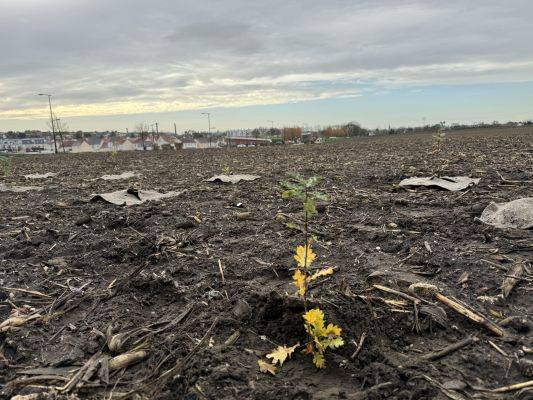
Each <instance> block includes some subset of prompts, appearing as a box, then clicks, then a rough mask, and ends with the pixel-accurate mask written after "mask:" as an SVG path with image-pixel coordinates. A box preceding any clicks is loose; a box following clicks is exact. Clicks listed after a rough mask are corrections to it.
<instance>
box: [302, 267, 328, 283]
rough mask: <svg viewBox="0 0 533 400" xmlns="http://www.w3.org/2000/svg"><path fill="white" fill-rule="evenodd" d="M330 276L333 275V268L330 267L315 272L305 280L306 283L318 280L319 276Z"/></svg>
mask: <svg viewBox="0 0 533 400" xmlns="http://www.w3.org/2000/svg"><path fill="white" fill-rule="evenodd" d="M332 274H333V268H331V267H328V268H324V269H321V270H320V271H318V272H315V273H314V274H313V275H311V276H310V277H309V278H307V281H308V282H313V281H314V280H316V279H318V278H320V277H321V276H327V275H332Z"/></svg>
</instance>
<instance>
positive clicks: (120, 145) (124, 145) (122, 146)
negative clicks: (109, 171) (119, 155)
mask: <svg viewBox="0 0 533 400" xmlns="http://www.w3.org/2000/svg"><path fill="white" fill-rule="evenodd" d="M115 147H116V149H117V150H118V151H131V150H135V149H136V148H137V146H136V144H135V143H133V142H132V141H131V140H130V139H129V138H126V139H125V138H118V139H117V140H116V141H115Z"/></svg>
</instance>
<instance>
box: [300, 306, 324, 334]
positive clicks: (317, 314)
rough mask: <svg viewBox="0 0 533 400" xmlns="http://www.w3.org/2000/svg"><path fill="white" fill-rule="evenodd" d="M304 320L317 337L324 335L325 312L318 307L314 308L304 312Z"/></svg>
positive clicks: (311, 332) (309, 330)
mask: <svg viewBox="0 0 533 400" xmlns="http://www.w3.org/2000/svg"><path fill="white" fill-rule="evenodd" d="M304 320H305V321H306V322H307V325H308V328H307V330H308V332H309V334H310V335H312V336H315V337H320V336H323V334H324V313H323V312H322V311H320V310H319V309H318V308H313V309H312V310H309V311H307V312H306V313H305V314H304Z"/></svg>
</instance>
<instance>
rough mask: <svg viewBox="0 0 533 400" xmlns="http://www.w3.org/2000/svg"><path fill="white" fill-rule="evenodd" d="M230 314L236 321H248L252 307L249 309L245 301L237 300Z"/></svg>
mask: <svg viewBox="0 0 533 400" xmlns="http://www.w3.org/2000/svg"><path fill="white" fill-rule="evenodd" d="M232 312H233V315H235V317H236V318H237V319H240V320H244V319H248V318H249V317H250V315H251V314H252V307H250V305H249V304H248V303H247V302H246V300H243V299H239V300H237V304H235V307H233V310H232Z"/></svg>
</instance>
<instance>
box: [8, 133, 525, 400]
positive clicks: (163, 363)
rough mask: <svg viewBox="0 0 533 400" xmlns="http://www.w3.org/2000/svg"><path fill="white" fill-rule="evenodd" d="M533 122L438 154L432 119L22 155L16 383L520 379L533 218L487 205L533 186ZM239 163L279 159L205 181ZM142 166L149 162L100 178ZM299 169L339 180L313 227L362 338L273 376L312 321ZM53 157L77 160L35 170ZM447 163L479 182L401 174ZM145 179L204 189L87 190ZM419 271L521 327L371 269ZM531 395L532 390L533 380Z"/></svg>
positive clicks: (424, 391)
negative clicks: (395, 129)
mask: <svg viewBox="0 0 533 400" xmlns="http://www.w3.org/2000/svg"><path fill="white" fill-rule="evenodd" d="M532 139H533V132H532V131H531V130H527V129H516V130H503V131H497V130H494V131H489V130H483V131H474V132H454V133H451V134H449V135H448V137H447V139H446V142H445V143H444V145H443V151H442V152H441V154H439V155H431V154H430V152H431V147H432V142H433V139H432V138H431V137H430V136H429V135H405V136H397V137H386V138H384V137H379V138H361V139H355V140H348V141H342V142H337V143H328V144H323V145H300V146H279V147H265V148H246V149H219V150H205V151H180V152H164V151H161V152H128V153H119V154H118V155H117V156H115V157H113V156H112V155H111V154H79V155H73V154H70V155H62V154H60V155H57V156H53V155H50V156H24V157H15V158H12V171H11V172H12V174H11V176H10V177H8V178H4V179H2V180H1V181H2V182H3V183H6V184H8V185H26V186H27V185H39V186H43V188H44V189H43V190H42V191H29V192H25V193H11V192H2V193H0V323H1V322H2V321H5V320H6V319H7V318H9V317H10V316H13V315H19V316H22V317H23V318H27V317H28V316H32V315H33V316H34V319H31V320H29V321H27V322H26V323H24V324H22V325H20V326H18V327H13V328H11V329H8V330H7V331H5V332H1V333H0V390H1V392H0V396H1V398H11V396H14V395H24V394H31V393H40V397H31V398H43V399H50V398H58V399H59V398H61V399H63V398H64V399H67V398H70V399H72V398H80V399H103V398H157V399H177V398H179V399H188V400H193V399H265V400H266V399H405V400H407V399H444V398H452V399H467V398H495V399H502V398H512V397H513V396H515V395H516V394H517V392H518V390H511V391H508V392H504V393H493V392H490V391H488V390H489V389H495V388H499V387H503V386H506V385H512V384H516V383H521V382H525V381H528V380H531V379H532V378H531V373H532V368H531V364H529V368H528V364H527V363H528V361H529V362H531V348H532V345H533V344H532V335H531V329H532V322H531V316H532V302H531V298H532V297H531V290H532V286H531V282H532V279H531V272H532V269H531V261H532V259H533V257H532V249H533V240H532V239H533V234H532V232H531V231H527V230H503V229H495V228H492V227H490V226H487V225H483V224H481V223H480V222H478V221H476V217H479V215H480V214H481V212H482V210H483V209H484V207H485V206H486V205H487V204H488V203H489V202H490V201H496V202H505V201H510V200H514V199H518V198H522V197H531V196H532V187H533V186H532V184H531V182H532V181H533V168H532V165H533V162H532V161H533V140H532ZM225 167H228V168H229V169H230V170H231V171H232V172H234V173H247V174H257V175H260V176H261V178H260V179H259V180H256V181H254V182H241V183H239V184H236V185H224V184H213V183H208V182H204V179H207V178H209V177H211V176H212V175H214V174H219V173H221V172H222V170H223V169H224V168H225ZM125 171H134V172H137V173H139V174H140V177H138V178H134V179H130V180H125V181H124V180H123V181H103V180H95V178H98V177H99V176H101V175H104V174H113V173H116V174H119V173H122V172H125ZM291 171H297V172H300V173H301V174H303V175H306V176H311V175H319V176H321V177H323V178H324V179H323V181H322V182H321V184H320V190H321V191H323V192H325V193H327V194H328V195H329V196H330V201H329V202H328V203H327V204H324V205H322V207H321V208H320V213H319V215H318V216H317V217H315V218H314V219H313V221H312V223H311V227H312V229H313V231H314V234H315V237H316V239H315V244H314V248H315V251H316V253H317V254H318V259H317V263H316V265H317V266H332V267H335V269H336V271H335V273H334V275H333V276H331V277H330V278H329V279H326V280H324V281H320V282H319V283H318V285H316V287H314V288H313V289H312V291H311V293H312V300H311V301H312V304H315V305H318V306H319V307H320V308H321V309H323V310H324V311H325V313H326V319H327V320H328V321H331V322H334V323H335V324H337V325H339V326H340V327H342V329H343V332H342V336H343V337H344V339H345V342H346V344H345V345H344V346H343V347H341V348H340V349H338V350H336V351H331V352H329V353H328V354H327V356H326V362H327V368H326V369H323V370H317V369H316V368H315V367H314V366H313V364H312V362H311V358H310V356H308V355H305V354H301V353H300V352H298V353H297V354H295V355H294V356H293V357H292V359H291V360H288V361H287V362H286V363H285V364H284V365H283V367H282V368H280V369H279V371H278V373H277V375H275V376H271V375H267V374H263V373H261V372H260V371H259V368H258V364H257V360H258V359H259V357H260V356H263V357H264V355H265V354H266V353H268V352H270V351H271V350H272V349H273V348H274V347H275V344H287V345H293V344H295V343H296V342H300V343H303V342H305V340H306V336H305V331H304V329H303V325H302V319H301V313H302V310H303V308H302V304H301V302H300V301H298V300H297V299H296V298H295V296H294V292H295V289H294V286H293V285H292V283H291V271H290V268H293V267H294V260H293V258H292V256H293V253H294V250H295V248H296V246H297V245H299V244H302V240H303V239H302V234H301V232H299V231H298V230H297V229H294V223H295V221H296V222H297V220H298V219H301V211H300V208H301V207H300V206H299V205H298V204H295V203H291V202H287V201H285V200H282V199H281V188H280V184H279V182H280V181H281V180H284V179H286V174H287V173H288V172H291ZM45 172H57V173H59V175H57V176H55V177H51V178H47V179H45V180H42V181H33V180H32V181H31V182H28V181H27V180H25V179H24V178H23V177H22V175H24V174H29V173H45ZM434 174H439V175H443V176H444V175H448V176H455V175H467V176H472V177H479V178H481V182H480V184H479V185H478V186H476V187H472V188H470V189H468V190H467V191H463V192H446V191H439V190H433V189H419V190H412V191H407V190H403V189H400V188H399V187H398V183H399V182H400V180H401V179H403V178H406V177H409V176H431V175H434ZM128 187H137V188H142V189H147V190H148V189H149V190H156V191H160V192H168V191H173V190H175V191H183V190H186V192H184V193H183V194H181V195H180V196H178V197H174V198H167V199H163V200H161V201H154V202H147V203H143V204H140V205H136V206H132V207H122V206H114V205H111V204H107V203H104V202H88V199H89V198H90V197H91V194H94V193H102V192H110V191H115V190H120V189H126V188H128ZM245 212H246V213H249V214H243V213H245ZM280 213H281V214H280ZM219 263H220V265H221V266H222V270H223V276H222V274H221V271H220V265H219ZM520 263H521V264H523V265H524V273H523V275H522V277H521V279H519V280H518V282H517V284H516V286H515V287H514V288H513V290H512V291H511V293H510V295H509V296H508V297H507V298H505V299H503V298H501V296H499V294H500V293H501V285H502V282H503V280H504V279H505V278H506V275H508V274H509V272H508V270H509V269H510V268H513V266H515V265H516V264H520ZM414 282H428V283H431V284H434V285H436V286H437V287H438V288H439V291H440V293H442V294H443V295H445V296H447V297H451V298H454V299H456V300H457V301H458V302H461V303H462V304H464V305H467V306H468V307H469V308H470V309H472V310H473V311H475V312H476V313H478V314H482V315H484V316H485V317H486V318H488V319H489V320H490V321H492V322H494V323H499V322H501V321H504V324H503V325H505V327H504V329H505V331H506V335H505V336H504V337H497V336H494V335H492V334H491V333H490V332H489V331H488V330H487V329H485V328H484V327H482V326H480V325H478V324H474V323H472V322H470V321H469V320H468V319H467V318H465V317H463V316H461V315H459V314H458V313H456V312H455V311H453V310H452V309H450V308H449V307H447V306H445V305H443V304H441V303H439V302H436V301H433V300H432V299H429V300H430V301H428V302H427V303H421V304H419V305H418V306H417V307H416V309H415V308H414V306H413V302H412V301H410V300H409V299H406V298H402V297H400V296H398V295H396V294H392V293H386V292H384V291H381V290H378V289H376V288H375V287H374V286H373V285H376V284H377V285H382V286H385V287H387V288H390V289H394V290H396V291H400V292H403V293H406V294H408V287H409V285H411V284H412V283H414ZM177 317H179V318H177ZM508 317H517V318H514V319H512V318H511V319H508ZM215 320H216V324H215V325H214V326H213V328H212V330H211V331H209V332H208V329H209V328H210V327H211V326H212V324H213V323H214V322H215ZM124 332H129V333H131V335H130V336H129V337H126V338H125V342H124V344H123V345H122V346H118V347H115V351H114V352H112V351H111V350H110V348H109V347H110V345H109V343H108V344H106V339H105V336H106V335H109V334H113V333H115V334H116V333H124ZM206 332H207V333H208V335H207V336H206V337H205V340H204V341H202V342H200V340H201V339H202V338H203V337H204V335H205V334H206ZM363 334H365V335H366V340H365V341H364V343H363V345H362V348H361V349H360V351H359V353H358V354H357V355H356V357H355V358H354V359H352V358H351V355H352V354H353V353H354V352H355V351H356V348H357V346H356V343H357V342H359V340H360V338H361V335H363ZM232 335H233V336H232ZM468 337H473V338H474V340H473V341H472V343H470V344H469V345H467V346H466V347H463V348H460V349H459V350H457V351H455V352H452V353H450V354H447V355H445V356H443V357H441V358H438V359H434V360H428V359H427V357H426V358H425V357H424V355H427V354H428V353H431V352H434V351H438V350H441V349H443V348H445V347H446V346H448V345H450V344H453V343H456V342H459V341H461V340H464V339H466V338H468ZM228 338H230V339H231V340H228ZM235 339H236V340H235ZM115 344H116V343H115ZM111 347H113V346H111ZM139 348H142V349H144V350H146V354H147V357H145V358H144V359H142V360H140V361H139V362H137V363H134V364H132V365H129V366H127V367H126V368H121V369H118V370H112V369H111V368H108V369H109V371H108V372H106V366H107V367H109V365H111V364H110V363H108V362H107V361H105V360H109V358H110V357H114V356H116V355H117V354H121V353H124V352H127V351H132V350H135V349H137V350H138V349H139ZM91 358H92V359H93V360H94V359H96V360H99V363H98V365H96V366H95V367H94V371H93V372H94V373H87V374H86V376H85V377H83V376H81V377H79V378H80V379H79V381H77V384H76V385H74V386H73V387H70V388H69V389H70V390H63V391H61V390H59V389H58V388H61V387H62V386H64V385H66V384H67V383H68V382H69V381H70V382H71V383H72V382H74V383H76V381H72V378H73V377H74V376H75V374H76V371H77V370H78V369H79V368H80V367H82V366H84V365H85V367H86V368H85V370H87V369H89V370H90V368H87V367H88V366H89V364H90V362H89V364H87V362H88V361H89V360H91ZM176 365H178V367H177V368H176V369H175V370H174V372H176V373H171V374H168V373H167V374H166V371H169V370H171V369H172V368H173V367H175V366H176ZM82 372H83V370H82ZM520 396H522V397H520V398H523V399H524V398H532V397H531V392H527V389H526V391H522V393H521V394H520ZM528 396H529V397H528Z"/></svg>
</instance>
